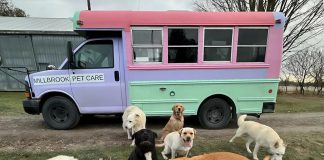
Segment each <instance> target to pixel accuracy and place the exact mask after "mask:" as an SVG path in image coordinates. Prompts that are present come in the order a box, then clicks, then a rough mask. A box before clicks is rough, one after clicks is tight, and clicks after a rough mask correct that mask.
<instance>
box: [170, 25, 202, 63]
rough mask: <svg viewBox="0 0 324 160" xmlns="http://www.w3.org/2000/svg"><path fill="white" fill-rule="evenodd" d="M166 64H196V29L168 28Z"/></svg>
mask: <svg viewBox="0 0 324 160" xmlns="http://www.w3.org/2000/svg"><path fill="white" fill-rule="evenodd" d="M168 37H169V39H168V44H169V47H168V62H169V63H197V60H198V58H197V57H198V28H169V30H168Z"/></svg>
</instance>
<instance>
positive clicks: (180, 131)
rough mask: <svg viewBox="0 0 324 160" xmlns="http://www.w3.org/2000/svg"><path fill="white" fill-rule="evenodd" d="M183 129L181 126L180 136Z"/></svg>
mask: <svg viewBox="0 0 324 160" xmlns="http://www.w3.org/2000/svg"><path fill="white" fill-rule="evenodd" d="M182 130H183V128H181V129H180V130H179V131H178V132H179V134H180V136H181V133H182Z"/></svg>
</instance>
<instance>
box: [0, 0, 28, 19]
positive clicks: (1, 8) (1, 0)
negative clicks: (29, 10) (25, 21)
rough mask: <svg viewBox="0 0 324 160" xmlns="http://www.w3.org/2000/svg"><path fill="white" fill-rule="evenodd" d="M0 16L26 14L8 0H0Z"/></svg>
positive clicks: (25, 15)
mask: <svg viewBox="0 0 324 160" xmlns="http://www.w3.org/2000/svg"><path fill="white" fill-rule="evenodd" d="M0 16H8V17H27V16H28V15H27V14H26V13H25V11H23V10H22V9H20V8H17V7H15V6H14V5H13V4H12V3H11V2H10V1H8V0H0Z"/></svg>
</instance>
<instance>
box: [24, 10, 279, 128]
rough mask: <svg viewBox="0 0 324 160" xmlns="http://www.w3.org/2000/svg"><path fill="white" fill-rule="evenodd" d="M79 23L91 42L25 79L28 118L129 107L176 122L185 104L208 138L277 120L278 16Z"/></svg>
mask: <svg viewBox="0 0 324 160" xmlns="http://www.w3.org/2000/svg"><path fill="white" fill-rule="evenodd" d="M73 23H74V31H75V32H77V33H79V34H80V35H82V36H84V37H86V40H85V41H84V42H83V43H81V44H80V45H79V46H78V47H77V48H76V49H74V51H72V49H71V51H70V52H69V54H68V56H67V59H66V60H65V61H64V62H63V63H62V65H61V66H60V67H58V68H57V69H53V70H47V71H43V72H38V73H33V74H31V75H30V76H29V78H26V83H27V85H26V86H29V87H27V88H26V93H27V94H26V95H27V99H26V100H24V101H23V107H24V110H25V112H27V113H29V114H40V113H42V115H43V118H44V121H45V122H46V124H47V125H48V126H49V127H51V128H54V129H70V128H73V127H75V126H76V125H77V124H78V122H79V120H80V117H81V116H82V115H86V114H93V115H96V114H116V115H120V114H122V113H123V111H124V109H125V108H126V107H127V106H128V105H136V106H138V107H140V108H141V109H142V110H143V111H144V112H145V113H146V115H147V116H170V115H171V113H172V111H171V106H172V105H173V104H174V103H182V104H183V105H184V106H185V112H184V114H185V115H186V116H191V115H196V116H197V119H198V120H199V122H200V124H201V125H202V127H204V128H209V129H218V128H223V127H226V126H227V125H228V123H229V121H230V120H231V119H232V118H235V117H236V115H237V114H238V113H246V114H253V115H260V114H261V113H266V112H274V111H275V103H276V96H277V88H278V83H279V72H280V65H281V54H282V47H283V45H282V43H283V28H284V24H285V17H284V15H283V14H282V13H279V12H190V11H80V12H77V13H76V14H75V15H74V18H73Z"/></svg>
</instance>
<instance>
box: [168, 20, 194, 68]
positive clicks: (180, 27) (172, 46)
mask: <svg viewBox="0 0 324 160" xmlns="http://www.w3.org/2000/svg"><path fill="white" fill-rule="evenodd" d="M169 29H197V45H169V38H170V37H169V36H168V39H167V41H168V46H167V49H168V55H167V56H169V48H185V47H190V48H197V62H189V63H170V62H169V61H168V64H198V63H199V58H198V56H199V26H197V27H188V26H171V27H170V26H168V29H167V34H168V35H169Z"/></svg>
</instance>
